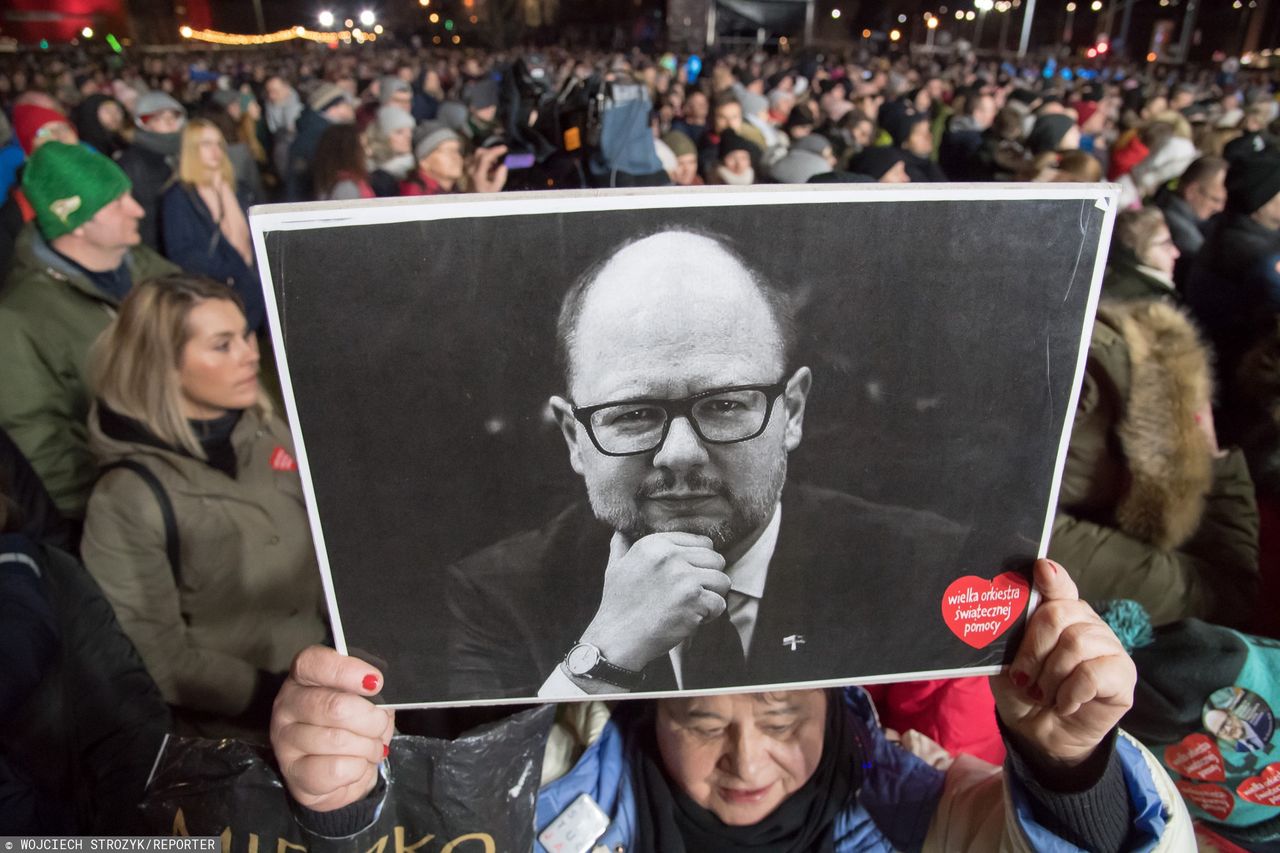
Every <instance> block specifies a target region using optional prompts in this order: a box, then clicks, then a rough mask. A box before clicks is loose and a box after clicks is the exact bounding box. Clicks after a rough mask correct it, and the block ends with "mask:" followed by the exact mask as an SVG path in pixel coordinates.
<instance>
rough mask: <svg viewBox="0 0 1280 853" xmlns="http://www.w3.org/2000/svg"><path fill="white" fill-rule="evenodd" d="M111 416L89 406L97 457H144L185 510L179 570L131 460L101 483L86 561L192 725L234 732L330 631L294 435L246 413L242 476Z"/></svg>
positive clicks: (88, 522)
mask: <svg viewBox="0 0 1280 853" xmlns="http://www.w3.org/2000/svg"><path fill="white" fill-rule="evenodd" d="M110 414H111V413H108V417H106V418H105V419H104V416H103V413H102V410H101V407H100V406H95V408H94V411H93V413H92V415H91V418H90V443H91V446H92V448H93V451H94V454H95V455H96V456H97V458H98V461H99V462H100V463H102V464H103V465H104V466H105V465H109V464H111V463H113V462H116V461H118V460H122V459H130V460H134V461H137V462H139V463H141V464H143V465H145V466H146V467H147V469H148V470H150V471H151V472H152V473H153V474H154V475H155V476H156V478H157V479H158V480H159V481H160V484H161V485H162V486H163V488H164V491H165V494H166V495H167V496H168V498H169V501H170V503H171V505H172V507H173V512H174V515H175V516H176V519H177V534H178V537H177V538H178V542H179V547H180V550H181V566H180V568H179V570H178V571H177V572H175V568H174V567H173V566H171V565H170V563H169V560H168V558H167V556H166V550H165V545H166V540H165V526H164V521H163V516H162V514H161V509H160V506H159V503H158V501H157V498H156V496H155V495H154V494H153V493H152V492H151V490H150V489H149V488H148V486H147V484H146V483H145V482H144V481H143V479H142V478H141V477H140V476H139V475H138V474H137V473H136V472H134V471H130V470H127V469H123V468H117V469H113V470H111V471H108V472H107V473H106V474H104V475H103V477H102V478H101V479H100V480H99V481H98V484H97V486H95V487H94V490H93V496H92V498H91V499H90V500H89V509H88V514H87V516H86V518H85V529H84V538H83V541H82V544H81V551H82V553H83V555H84V560H85V565H86V566H87V567H88V568H89V571H90V572H92V573H93V576H94V577H95V578H97V579H98V582H99V583H100V584H102V589H103V591H104V592H105V593H106V595H107V598H108V599H109V600H110V601H111V604H112V605H113V606H114V607H115V610H116V614H117V615H118V617H119V619H120V624H121V625H122V626H123V627H124V630H125V633H127V634H128V635H129V637H130V638H131V639H132V640H133V642H134V644H135V645H136V646H137V647H138V651H139V653H140V654H141V655H142V659H143V660H144V661H145V662H146V664H147V669H148V670H150V672H151V675H152V676H153V677H154V678H155V680H156V683H157V684H159V685H160V690H161V692H162V693H163V694H164V697H165V699H166V700H167V701H168V702H169V703H170V704H171V705H174V706H176V709H177V711H178V717H179V721H180V723H182V724H183V727H184V731H192V730H195V731H200V732H203V733H208V734H219V733H223V732H228V731H235V728H234V727H232V726H231V722H230V720H229V718H230V717H234V716H236V715H240V714H242V713H244V712H245V711H246V710H248V709H249V706H250V704H251V703H252V701H253V700H254V699H255V698H257V697H255V690H258V689H260V687H261V685H262V684H266V683H269V681H270V678H268V676H269V675H271V674H277V675H278V674H280V673H283V672H285V671H287V670H288V668H289V664H290V662H291V661H292V659H293V656H294V655H296V654H297V653H298V652H299V651H301V650H302V649H303V648H304V647H306V646H308V645H311V644H313V643H318V642H321V641H322V640H323V639H324V636H325V624H324V620H323V619H322V617H321V615H320V608H321V602H322V596H321V591H320V573H319V571H318V569H317V567H316V562H315V552H314V551H313V550H312V546H311V536H310V534H309V532H308V526H307V514H306V508H305V506H304V504H303V498H302V483H301V480H300V479H299V477H298V472H297V466H296V464H295V463H294V460H293V442H292V440H291V438H290V436H289V431H288V429H287V428H286V427H285V425H284V424H283V423H282V422H281V421H280V420H279V419H278V418H275V417H272V416H263V415H260V414H259V413H257V411H255V410H246V411H245V412H244V413H243V414H242V416H241V418H240V421H239V423H238V424H237V425H236V426H235V429H234V430H233V432H232V434H231V443H232V445H233V447H234V449H235V456H236V461H237V473H236V477H235V478H234V479H233V478H232V477H230V476H228V475H227V474H225V473H223V472H222V471H221V470H218V469H216V468H214V467H212V466H211V465H210V464H209V463H207V462H205V461H203V460H201V459H197V458H195V457H193V456H191V455H189V454H187V453H185V452H183V451H179V450H176V449H174V448H171V447H167V446H165V445H164V444H163V443H162V442H160V441H159V440H158V439H156V438H154V437H153V436H151V435H150V434H149V433H148V432H146V430H145V429H144V428H142V427H141V425H140V424H138V423H137V422H136V421H131V420H128V419H123V418H121V417H120V416H119V415H116V416H115V417H110V416H109V415H110ZM104 420H105V423H106V426H105V427H104ZM122 420H123V421H125V423H124V424H121V421H122ZM175 575H176V576H175Z"/></svg>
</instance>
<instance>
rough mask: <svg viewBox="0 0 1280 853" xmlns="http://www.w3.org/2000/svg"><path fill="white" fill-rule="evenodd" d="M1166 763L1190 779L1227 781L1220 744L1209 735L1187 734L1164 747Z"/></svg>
mask: <svg viewBox="0 0 1280 853" xmlns="http://www.w3.org/2000/svg"><path fill="white" fill-rule="evenodd" d="M1164 763H1165V764H1167V765H1169V767H1170V769H1172V770H1176V771H1177V772H1178V773H1180V774H1182V775H1183V776H1186V777H1187V778H1188V779H1203V780H1204V781H1206V782H1224V781H1226V778H1227V774H1226V769H1225V767H1224V766H1223V763H1222V753H1221V752H1220V751H1219V750H1218V745H1217V744H1216V743H1214V742H1213V740H1212V739H1211V738H1210V737H1209V736H1208V735H1202V734H1194V735H1187V736H1186V737H1184V738H1183V739H1182V740H1180V741H1178V742H1177V743H1175V744H1173V745H1172V746H1167V747H1165V749H1164Z"/></svg>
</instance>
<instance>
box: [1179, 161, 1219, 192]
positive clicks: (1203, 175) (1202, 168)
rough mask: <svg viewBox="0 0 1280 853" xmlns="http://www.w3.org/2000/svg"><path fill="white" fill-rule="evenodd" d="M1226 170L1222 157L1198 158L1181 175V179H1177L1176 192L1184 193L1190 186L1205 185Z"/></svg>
mask: <svg viewBox="0 0 1280 853" xmlns="http://www.w3.org/2000/svg"><path fill="white" fill-rule="evenodd" d="M1226 170H1227V161H1226V160H1225V159H1223V158H1222V157H1211V156H1205V157H1200V158H1199V159H1197V160H1196V161H1195V162H1193V163H1192V164H1191V165H1190V166H1188V167H1187V171H1185V172H1183V173H1182V177H1181V178H1178V190H1179V191H1183V192H1185V191H1186V189H1187V187H1188V186H1190V185H1191V184H1207V183H1208V182H1209V181H1210V180H1212V179H1213V178H1214V177H1215V176H1217V175H1218V173H1220V172H1225V171H1226Z"/></svg>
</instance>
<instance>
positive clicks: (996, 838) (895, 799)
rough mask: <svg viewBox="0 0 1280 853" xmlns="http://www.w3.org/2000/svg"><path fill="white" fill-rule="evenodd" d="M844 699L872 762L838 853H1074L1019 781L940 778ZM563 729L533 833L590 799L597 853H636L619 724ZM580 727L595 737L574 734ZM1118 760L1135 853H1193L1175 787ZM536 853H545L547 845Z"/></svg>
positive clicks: (966, 763) (866, 704)
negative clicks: (597, 826) (582, 746)
mask: <svg viewBox="0 0 1280 853" xmlns="http://www.w3.org/2000/svg"><path fill="white" fill-rule="evenodd" d="M845 696H846V707H845V711H846V713H848V714H849V717H850V719H849V723H850V725H851V726H852V727H853V729H854V731H855V733H856V734H855V736H856V737H857V739H858V740H859V742H860V743H861V744H862V745H863V748H864V749H866V750H867V751H869V752H870V754H871V755H870V758H869V759H868V760H867V761H865V762H864V770H863V778H862V787H861V789H860V790H859V792H858V795H857V798H856V799H855V800H854V801H853V802H852V803H851V804H850V805H849V806H848V807H847V808H846V809H845V810H844V811H843V812H842V813H840V814H838V815H837V816H836V821H835V842H836V843H835V849H836V851H837V853H855V852H856V851H884V853H888V851H890V850H920V851H923V853H929V852H930V851H947V853H956V852H957V851H968V850H973V851H993V850H1001V851H1004V850H1009V851H1024V850H1025V851H1031V850H1036V851H1042V853H1043V851H1066V850H1074V849H1075V848H1074V847H1072V846H1070V845H1068V844H1067V843H1066V842H1065V841H1063V840H1062V839H1061V838H1058V837H1056V836H1054V835H1053V834H1052V833H1051V832H1050V831H1049V830H1047V829H1046V828H1045V827H1043V826H1041V825H1039V824H1038V823H1036V822H1035V820H1034V819H1033V818H1032V817H1031V810H1030V806H1029V804H1028V797H1029V794H1028V793H1027V791H1026V789H1025V787H1024V784H1023V782H1022V780H1021V779H1020V778H1019V777H1018V775H1017V774H1012V773H1009V772H1008V771H1007V770H1006V772H1005V773H1004V774H1002V773H1001V772H1000V770H998V769H997V768H995V767H993V766H991V765H990V764H987V763H986V762H983V761H980V760H978V759H976V758H973V757H972V756H962V757H961V758H959V759H957V761H956V762H955V764H953V765H952V766H951V768H950V769H949V770H948V771H946V772H945V773H943V772H942V771H939V770H935V769H934V768H933V767H930V766H929V765H927V764H925V763H924V762H922V761H921V760H920V759H918V758H916V757H915V756H914V755H912V754H911V753H909V752H907V751H905V750H903V749H900V748H899V747H896V746H894V745H892V744H890V743H889V742H888V741H887V740H886V739H885V737H884V733H883V731H881V729H880V725H879V723H878V721H877V720H876V717H875V711H874V710H873V709H872V706H871V702H870V699H869V698H868V697H867V695H866V694H865V693H864V692H863V691H862V690H860V689H859V688H851V689H850V690H849V691H848V692H847V693H846V694H845ZM592 707H596V706H583V708H584V710H585V709H589V708H592ZM561 722H562V724H565V723H568V724H569V726H568V728H569V729H570V730H568V731H566V729H565V728H564V727H562V728H561V729H559V730H557V731H553V733H552V738H551V741H550V742H549V743H548V745H547V757H546V759H545V760H544V763H543V780H544V782H546V780H547V779H548V778H549V777H551V778H553V779H554V781H551V782H549V783H547V784H544V786H543V788H542V790H541V791H540V792H539V795H538V806H537V817H536V822H535V828H536V829H537V830H538V832H541V831H542V830H543V829H545V828H546V827H547V826H548V825H549V824H550V823H551V822H552V821H553V820H555V818H556V817H557V816H559V815H560V813H561V812H563V811H564V810H565V809H566V808H567V807H568V806H569V804H570V803H572V802H573V801H574V800H575V799H577V797H578V796H580V795H581V794H584V793H585V794H588V795H590V796H591V798H592V799H594V800H595V801H596V803H597V804H598V805H599V806H600V807H601V808H602V809H603V810H604V812H605V814H606V815H607V816H608V817H609V818H610V821H611V823H610V825H609V828H608V829H607V830H606V831H605V834H604V836H603V837H602V838H601V839H599V841H597V842H596V845H597V846H596V847H595V848H593V849H600V848H601V847H603V848H604V849H608V850H614V849H623V850H627V849H630V844H631V835H632V833H633V832H634V829H635V820H634V814H635V807H636V805H635V794H634V792H633V789H632V786H631V774H630V772H629V769H628V767H627V759H626V756H625V754H624V750H623V739H622V736H621V734H620V732H619V731H618V729H617V728H616V727H615V725H614V724H613V722H612V721H608V722H604V724H603V725H601V722H602V716H601V715H599V714H594V715H593V714H590V713H583V712H581V711H577V712H575V713H573V714H568V715H562V717H561ZM581 723H585V724H586V726H587V728H588V729H589V731H588V732H586V733H582V734H580V733H578V732H576V731H572V729H573V728H576V727H578V726H579V724H581ZM574 738H580V739H581V740H582V741H583V742H589V744H590V745H589V746H587V747H586V750H585V751H584V752H582V754H581V757H579V758H577V760H576V762H573V763H572V767H571V768H568V769H566V765H567V764H568V761H567V759H569V758H571V757H572V756H573V755H574V753H575V751H576V750H574V749H572V748H571V747H569V746H566V743H565V741H566V740H568V741H572V740H573V739H574ZM1116 750H1117V753H1118V755H1119V758H1120V761H1121V767H1122V770H1123V773H1124V776H1125V780H1126V782H1127V783H1128V789H1129V795H1130V798H1131V801H1132V805H1133V812H1134V814H1135V815H1136V816H1137V817H1136V818H1135V820H1134V824H1133V838H1134V849H1135V850H1137V849H1141V850H1185V849H1188V847H1187V845H1190V844H1191V821H1190V817H1189V816H1188V815H1187V811H1186V807H1185V806H1184V805H1183V804H1182V801H1181V799H1180V798H1179V795H1178V792H1177V790H1176V789H1175V788H1174V787H1173V783H1172V782H1171V781H1170V780H1169V777H1168V776H1167V775H1166V774H1165V773H1164V771H1163V770H1161V769H1160V768H1159V765H1158V764H1157V763H1156V761H1155V759H1154V758H1153V757H1152V756H1151V755H1150V754H1148V753H1147V752H1146V751H1145V750H1143V749H1142V747H1141V746H1139V745H1138V744H1137V742H1136V741H1133V740H1130V739H1129V738H1128V737H1127V736H1123V735H1122V736H1121V737H1120V738H1119V739H1118V740H1117V742H1116ZM557 764H559V766H557ZM1006 766H1007V765H1006ZM562 772H563V775H560V774H561V773H562ZM534 851H535V853H547V851H546V849H545V848H544V847H543V846H542V845H541V844H540V843H535V844H534Z"/></svg>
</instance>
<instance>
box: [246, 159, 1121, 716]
mask: <svg viewBox="0 0 1280 853" xmlns="http://www.w3.org/2000/svg"><path fill="white" fill-rule="evenodd" d="M1119 197H1120V187H1119V186H1118V185H1117V184H1097V183H1093V184H1085V183H1053V184H1048V183H1046V184H1040V183H982V184H829V185H824V184H815V185H805V188H804V189H797V188H796V187H795V186H792V185H778V186H768V185H764V186H752V187H644V188H636V189H625V190H555V191H545V190H543V191H533V192H521V193H489V194H474V195H468V196H462V199H465V200H459V197H458V196H434V197H421V196H418V197H405V198H388V199H373V200H360V201H354V202H352V201H323V202H298V203H292V204H270V205H255V206H254V207H252V208H250V209H249V227H250V230H251V232H252V234H253V246H254V252H255V254H256V257H257V258H258V270H259V277H260V280H261V283H262V288H263V297H264V300H265V303H266V309H267V318H268V321H269V324H270V329H271V332H272V334H271V340H272V348H273V350H274V352H275V356H276V368H277V371H278V373H279V378H280V390H281V394H282V395H283V396H284V405H285V410H286V412H287V413H288V416H289V429H290V432H291V433H292V435H293V444H294V452H295V456H296V459H297V462H298V475H299V477H300V478H301V480H302V490H303V494H304V495H305V496H306V509H307V518H308V520H309V521H310V524H311V535H312V541H313V543H314V545H315V550H316V562H317V563H318V565H319V567H320V574H321V581H322V584H323V587H324V595H325V603H326V605H327V608H328V612H329V623H330V628H331V630H332V631H333V642H334V647H335V648H336V649H337V651H338V652H339V653H341V654H344V655H347V654H350V652H349V650H348V648H347V641H346V635H345V633H344V632H343V630H342V618H341V615H340V612H339V609H338V599H337V595H336V593H335V592H334V588H333V574H332V570H331V567H330V565H329V556H328V548H327V547H326V545H325V541H324V530H323V528H322V527H321V523H320V514H319V509H318V507H317V501H316V495H315V489H314V486H313V485H312V482H311V464H310V460H309V459H308V457H307V450H306V442H305V440H304V439H303V435H302V427H301V425H300V423H299V418H298V408H297V402H296V401H295V398H294V393H293V381H292V378H291V375H290V372H289V364H288V358H287V356H286V355H285V348H284V335H283V333H282V328H283V326H282V324H281V320H280V309H279V305H278V304H277V302H276V292H275V285H274V282H273V280H272V276H271V264H270V259H269V258H268V256H267V246H266V234H267V233H268V232H271V231H304V230H316V229H321V228H340V227H349V226H353V225H382V224H391V223H397V222H434V221H440V220H446V219H470V218H485V217H492V216H521V215H532V214H546V213H590V212H602V211H619V210H649V209H661V208H672V207H678V208H681V209H686V210H687V209H691V208H703V207H748V206H755V205H764V204H837V203H841V202H849V203H864V204H865V203H868V202H872V203H875V202H889V201H1044V200H1080V201H1082V202H1087V201H1090V200H1093V201H1094V202H1095V206H1096V203H1097V202H1098V201H1103V202H1105V203H1106V205H1107V212H1106V213H1105V214H1104V218H1103V223H1102V232H1101V234H1100V235H1099V238H1098V247H1099V249H1100V251H1099V252H1098V254H1097V257H1096V259H1095V262H1094V270H1093V280H1092V281H1091V283H1090V290H1089V301H1088V303H1087V305H1086V307H1085V316H1084V327H1083V330H1082V337H1081V338H1080V348H1079V353H1078V355H1077V360H1076V375H1075V380H1074V383H1073V386H1072V390H1071V397H1070V400H1069V402H1068V406H1067V412H1068V413H1071V412H1074V411H1075V408H1076V405H1077V403H1078V401H1079V397H1080V388H1081V386H1082V385H1083V382H1084V366H1085V363H1086V360H1087V357H1088V351H1089V340H1090V338H1091V337H1092V334H1091V333H1092V328H1093V318H1094V315H1095V313H1096V312H1097V307H1098V298H1099V294H1100V293H1101V288H1102V276H1103V271H1104V269H1105V266H1106V254H1107V253H1106V248H1107V247H1108V246H1109V245H1110V241H1111V231H1112V226H1113V225H1114V224H1115V217H1116V210H1117V207H1118V206H1119ZM693 200H696V201H697V202H698V203H697V204H689V203H688V202H690V201H693ZM1073 424H1074V416H1073V415H1070V414H1069V415H1067V416H1065V417H1064V419H1063V429H1062V436H1061V438H1060V439H1059V443H1058V458H1057V461H1056V463H1055V465H1054V476H1053V478H1052V480H1051V481H1050V490H1049V501H1048V510H1047V513H1046V519H1045V525H1044V531H1043V533H1042V534H1041V538H1040V547H1039V549H1038V551H1037V556H1039V557H1043V556H1045V554H1046V553H1047V552H1048V547H1049V537H1050V534H1051V533H1052V531H1053V519H1054V515H1055V510H1056V507H1057V500H1058V491H1059V487H1060V485H1061V478H1062V470H1063V467H1064V466H1065V464H1066V455H1067V447H1068V444H1069V439H1070V436H1071V427H1072V425H1073ZM1039 598H1040V596H1039V593H1038V592H1037V591H1036V590H1035V588H1034V586H1033V587H1032V590H1031V595H1030V597H1029V600H1028V602H1027V611H1026V613H1027V618H1030V616H1031V614H1032V613H1033V612H1034V611H1035V608H1036V606H1037V605H1038V604H1039ZM993 642H994V641H993ZM1003 669H1004V667H1003V666H976V667H962V668H956V669H939V670H927V671H917V672H906V673H890V674H885V675H876V676H865V677H848V678H838V679H827V680H822V681H796V682H782V683H779V684H770V685H759V684H753V685H748V686H744V687H726V688H713V689H708V690H680V691H659V692H645V693H644V694H643V695H644V696H645V697H646V698H655V699H657V698H664V697H671V696H702V695H706V696H710V695H719V694H726V693H758V692H761V691H768V690H799V689H807V688H823V687H841V686H845V685H848V684H877V683H891V682H896V681H912V680H924V679H934V678H955V677H963V676H977V675H998V674H999V673H1001V672H1002V671H1003ZM633 695H634V694H631V693H608V694H592V695H591V696H585V697H577V696H573V697H569V696H566V697H555V698H546V699H544V698H540V697H538V696H536V695H535V696H529V697H519V698H491V699H465V700H456V701H452V700H443V701H430V702H409V703H395V704H387V705H385V706H384V707H387V708H394V709H399V708H403V709H412V708H456V707H470V706H474V705H516V704H522V705H523V704H530V703H540V702H547V701H555V702H561V701H589V700H599V701H604V700H612V699H628V698H632V696H633Z"/></svg>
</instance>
